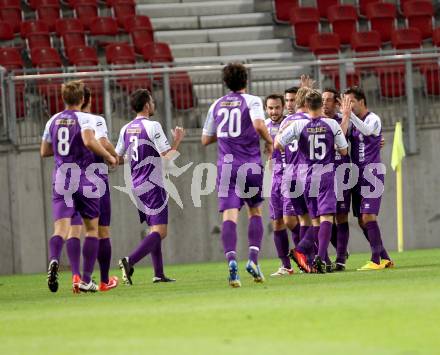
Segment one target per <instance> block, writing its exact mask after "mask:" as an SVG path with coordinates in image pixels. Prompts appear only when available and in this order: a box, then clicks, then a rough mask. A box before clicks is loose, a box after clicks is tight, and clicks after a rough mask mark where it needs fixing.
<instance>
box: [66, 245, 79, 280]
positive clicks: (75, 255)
mask: <svg viewBox="0 0 440 355" xmlns="http://www.w3.org/2000/svg"><path fill="white" fill-rule="evenodd" d="M66 249H67V256H68V257H69V261H70V268H71V269H72V275H80V276H81V272H80V271H79V264H80V259H81V241H80V240H79V238H70V239H67V242H66Z"/></svg>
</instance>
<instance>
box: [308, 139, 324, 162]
mask: <svg viewBox="0 0 440 355" xmlns="http://www.w3.org/2000/svg"><path fill="white" fill-rule="evenodd" d="M323 140H325V134H313V135H311V136H309V147H310V160H322V159H324V157H325V154H326V146H325V142H323Z"/></svg>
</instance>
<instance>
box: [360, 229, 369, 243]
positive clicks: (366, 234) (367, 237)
mask: <svg viewBox="0 0 440 355" xmlns="http://www.w3.org/2000/svg"><path fill="white" fill-rule="evenodd" d="M361 229H362V232H363V233H364V237H365V239H366V240H367V242H368V243H369V242H370V237H369V236H368V231H367V228H366V227H361Z"/></svg>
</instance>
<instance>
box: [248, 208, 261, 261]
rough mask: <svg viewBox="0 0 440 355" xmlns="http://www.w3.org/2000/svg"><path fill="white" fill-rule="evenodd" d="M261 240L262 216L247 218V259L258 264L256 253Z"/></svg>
mask: <svg viewBox="0 0 440 355" xmlns="http://www.w3.org/2000/svg"><path fill="white" fill-rule="evenodd" d="M262 240H263V218H261V216H252V217H251V218H249V228H248V242H249V260H252V261H253V262H254V263H255V264H258V253H259V252H260V249H261V241H262Z"/></svg>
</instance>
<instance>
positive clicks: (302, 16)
mask: <svg viewBox="0 0 440 355" xmlns="http://www.w3.org/2000/svg"><path fill="white" fill-rule="evenodd" d="M290 23H291V24H292V25H293V31H294V33H295V43H296V45H297V46H299V47H309V45H310V42H309V40H310V36H311V35H313V34H315V33H318V32H319V11H318V9H316V8H314V7H298V8H296V9H295V10H294V11H293V12H291V13H290Z"/></svg>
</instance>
